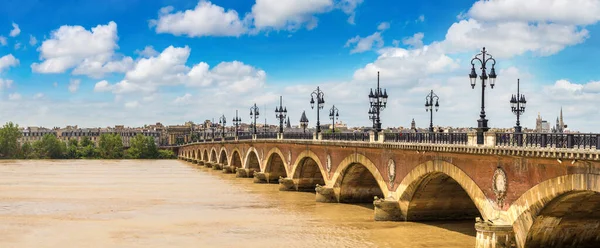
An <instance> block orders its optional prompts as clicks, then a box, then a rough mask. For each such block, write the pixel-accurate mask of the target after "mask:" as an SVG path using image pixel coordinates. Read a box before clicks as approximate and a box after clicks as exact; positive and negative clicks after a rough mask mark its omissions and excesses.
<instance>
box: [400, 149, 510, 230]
mask: <svg viewBox="0 0 600 248" xmlns="http://www.w3.org/2000/svg"><path fill="white" fill-rule="evenodd" d="M435 172H440V173H444V174H446V175H447V176H449V177H451V178H452V179H454V180H455V181H456V182H457V183H458V184H459V185H460V186H461V187H462V188H463V189H464V190H465V192H467V194H468V195H469V197H470V198H471V200H472V201H473V203H475V206H476V207H477V209H478V210H479V213H480V214H481V217H483V219H485V220H489V219H494V218H495V217H496V216H497V215H498V214H497V213H498V211H496V210H495V209H494V207H493V203H492V202H490V200H488V198H487V197H486V196H485V194H484V193H483V191H482V190H481V188H479V186H478V185H477V184H476V183H475V181H473V179H471V177H469V176H468V175H467V174H466V173H465V172H464V171H462V170H461V169H460V168H458V167H457V166H456V165H453V164H451V163H448V162H446V161H442V160H433V161H427V162H425V163H422V164H420V165H417V166H416V167H415V168H414V169H412V170H411V171H410V172H409V173H408V174H407V175H406V176H405V177H404V178H403V179H402V181H401V182H400V185H398V188H397V189H396V192H395V193H396V195H397V196H398V201H399V203H400V210H401V211H402V215H403V216H407V212H408V205H409V204H410V201H411V200H412V197H413V195H414V193H415V191H416V190H417V187H419V184H420V182H421V180H422V179H423V178H425V177H426V176H428V175H429V174H431V173H435ZM490 180H491V179H490Z"/></svg>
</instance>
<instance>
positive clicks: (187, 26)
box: [150, 0, 363, 37]
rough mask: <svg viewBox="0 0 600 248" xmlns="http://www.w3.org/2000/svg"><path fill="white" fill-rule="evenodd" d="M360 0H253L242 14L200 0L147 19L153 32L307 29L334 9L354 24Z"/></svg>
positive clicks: (203, 33) (191, 33)
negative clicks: (182, 8)
mask: <svg viewBox="0 0 600 248" xmlns="http://www.w3.org/2000/svg"><path fill="white" fill-rule="evenodd" d="M362 2H363V0H283V1H282V0H256V3H255V4H254V5H253V6H252V10H251V12H248V13H246V14H245V15H244V16H243V17H242V16H241V15H239V14H238V12H237V11H235V10H232V9H228V10H225V9H224V8H223V7H221V6H218V5H216V4H213V3H212V2H210V1H209V0H200V1H199V2H198V4H197V5H196V7H195V8H194V9H188V10H185V11H177V12H174V13H173V10H174V8H173V7H172V6H167V7H164V8H161V9H160V11H159V14H158V19H156V20H150V26H151V27H155V29H156V32H157V33H170V34H174V35H187V36H189V37H202V36H240V35H243V34H247V33H250V34H256V33H258V32H260V31H270V30H286V31H290V32H294V31H297V30H299V29H301V28H306V29H308V30H311V29H313V28H315V27H316V26H317V24H318V18H317V15H318V14H323V13H327V12H331V11H333V10H336V9H340V10H342V11H343V12H344V13H346V14H348V15H349V17H348V20H347V21H348V23H350V24H354V19H355V9H356V8H357V7H358V5H360V4H361V3H362Z"/></svg>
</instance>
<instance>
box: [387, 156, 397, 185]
mask: <svg viewBox="0 0 600 248" xmlns="http://www.w3.org/2000/svg"><path fill="white" fill-rule="evenodd" d="M387 169H388V179H389V183H390V185H391V186H392V187H394V179H396V163H395V162H394V160H392V159H390V160H388V164H387Z"/></svg>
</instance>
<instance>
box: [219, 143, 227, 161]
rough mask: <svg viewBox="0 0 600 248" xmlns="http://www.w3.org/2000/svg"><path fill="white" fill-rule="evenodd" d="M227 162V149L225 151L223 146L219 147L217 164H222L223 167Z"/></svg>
mask: <svg viewBox="0 0 600 248" xmlns="http://www.w3.org/2000/svg"><path fill="white" fill-rule="evenodd" d="M223 153H225V154H224V155H225V161H222V160H223V158H222V156H223ZM228 161H229V153H228V152H227V149H225V146H221V149H220V150H219V161H218V162H219V163H222V164H224V165H227V162H228Z"/></svg>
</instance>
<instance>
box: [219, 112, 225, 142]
mask: <svg viewBox="0 0 600 248" xmlns="http://www.w3.org/2000/svg"><path fill="white" fill-rule="evenodd" d="M219 124H221V138H225V125H226V124H227V119H226V118H225V115H222V116H221V118H219Z"/></svg>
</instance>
